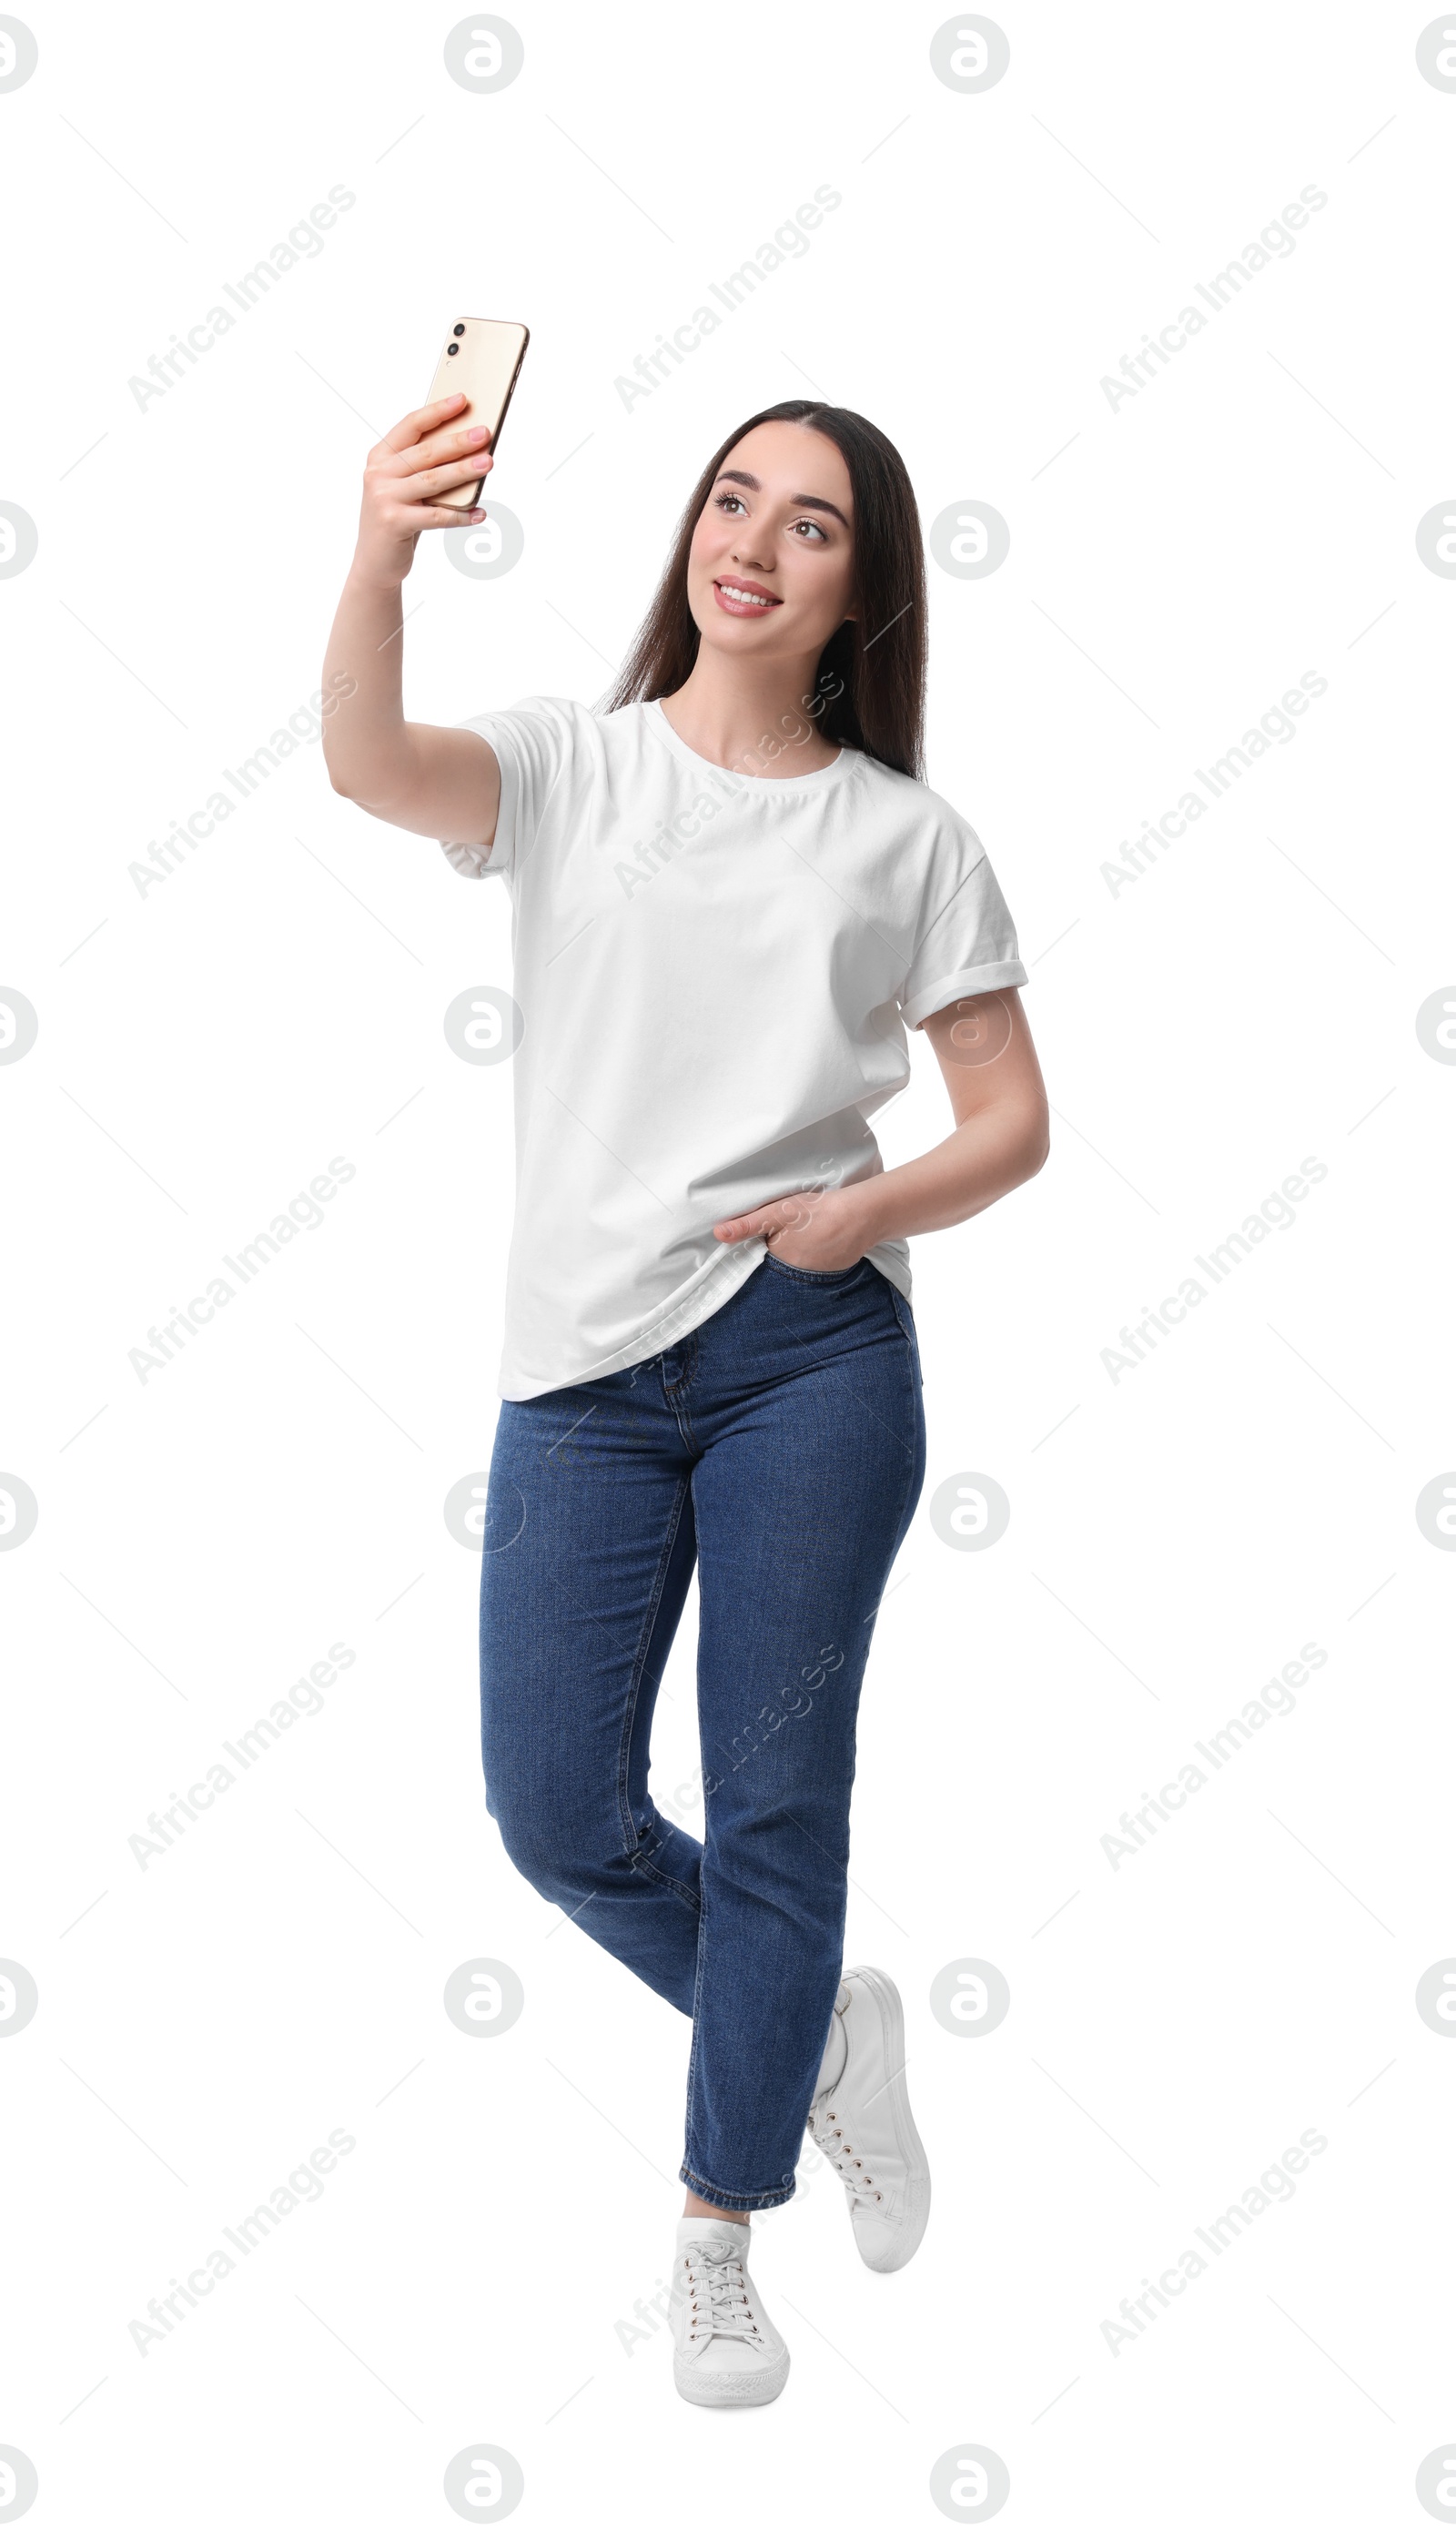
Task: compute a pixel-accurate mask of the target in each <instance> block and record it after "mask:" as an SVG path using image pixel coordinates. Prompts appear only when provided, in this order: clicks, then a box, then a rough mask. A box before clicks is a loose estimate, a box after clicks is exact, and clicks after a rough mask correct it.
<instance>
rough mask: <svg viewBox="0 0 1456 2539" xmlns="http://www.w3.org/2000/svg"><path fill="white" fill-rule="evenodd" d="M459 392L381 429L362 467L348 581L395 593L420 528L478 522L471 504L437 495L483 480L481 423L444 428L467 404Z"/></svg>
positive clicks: (486, 462) (486, 439) (486, 441)
mask: <svg viewBox="0 0 1456 2539" xmlns="http://www.w3.org/2000/svg"><path fill="white" fill-rule="evenodd" d="M468 403H469V399H468V397H466V396H465V395H463V394H461V395H458V396H448V397H441V398H439V399H437V401H436V403H435V404H433V405H423V406H420V407H419V408H418V409H417V410H416V412H415V413H414V414H407V415H406V416H405V417H404V419H403V421H402V422H401V423H396V424H395V426H394V429H393V431H392V432H386V433H385V435H384V438H383V440H382V441H381V443H380V445H379V446H378V448H376V449H372V450H371V451H370V453H369V457H368V460H367V461H366V463H365V469H364V498H363V501H362V503H361V505H360V512H359V544H358V547H357V548H356V550H355V556H354V575H355V577H356V578H357V579H358V580H359V581H361V582H363V583H368V584H369V585H371V586H372V587H373V588H375V589H378V590H395V589H397V588H398V586H399V584H400V583H402V582H403V580H404V577H405V575H406V574H407V573H408V571H409V569H410V566H411V565H412V564H413V563H414V560H415V547H416V545H417V543H418V541H419V538H420V535H421V532H422V531H423V530H425V529H458V528H462V527H465V526H467V525H468V524H469V523H470V522H471V521H473V520H483V519H484V517H485V513H484V511H483V509H481V508H480V507H479V506H477V507H476V508H475V509H474V510H473V511H469V512H464V511H460V510H458V509H455V508H451V507H450V506H446V505H442V504H441V503H440V501H439V499H438V498H439V496H440V495H442V494H445V493H449V492H450V491H451V488H452V487H454V486H456V485H469V484H473V483H474V481H475V479H476V478H477V477H479V478H481V479H482V480H483V479H484V478H485V477H486V476H488V475H489V473H490V471H491V469H492V467H493V466H494V465H495V460H494V459H493V458H492V457H491V455H490V438H491V436H490V434H489V432H488V431H487V430H486V428H485V427H484V425H482V424H477V425H474V426H472V427H470V428H469V429H468V430H460V429H456V430H454V431H451V416H452V415H458V414H459V412H460V410H461V408H462V407H464V406H466V405H468Z"/></svg>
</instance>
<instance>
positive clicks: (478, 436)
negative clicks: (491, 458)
mask: <svg viewBox="0 0 1456 2539" xmlns="http://www.w3.org/2000/svg"><path fill="white" fill-rule="evenodd" d="M465 439H466V440H467V441H483V440H484V439H485V427H484V425H483V424H472V426H471V428H470V430H469V431H468V432H467V433H466V435H465Z"/></svg>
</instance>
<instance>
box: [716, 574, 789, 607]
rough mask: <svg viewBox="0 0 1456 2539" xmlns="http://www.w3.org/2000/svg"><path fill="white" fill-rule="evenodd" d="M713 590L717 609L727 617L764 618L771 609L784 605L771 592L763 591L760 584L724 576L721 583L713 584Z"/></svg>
mask: <svg viewBox="0 0 1456 2539" xmlns="http://www.w3.org/2000/svg"><path fill="white" fill-rule="evenodd" d="M713 588H714V592H715V595H716V597H717V600H718V605H719V607H720V608H722V609H725V610H726V611H727V613H728V616H729V617H764V616H767V614H768V611H769V610H770V609H771V608H782V607H783V605H784V603H783V601H782V600H781V599H778V598H776V597H775V595H774V593H773V592H772V591H771V590H765V589H764V586H763V584H762V583H761V582H737V581H734V580H731V579H729V578H728V576H725V578H724V579H723V581H721V582H715V583H714V585H713Z"/></svg>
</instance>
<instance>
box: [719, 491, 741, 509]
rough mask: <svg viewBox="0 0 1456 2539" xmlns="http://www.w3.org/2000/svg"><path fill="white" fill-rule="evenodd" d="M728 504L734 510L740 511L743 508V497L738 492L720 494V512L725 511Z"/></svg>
mask: <svg viewBox="0 0 1456 2539" xmlns="http://www.w3.org/2000/svg"><path fill="white" fill-rule="evenodd" d="M729 505H731V506H732V508H733V509H734V510H735V511H739V512H741V511H743V510H744V509H745V506H744V503H743V498H742V496H741V495H740V494H720V495H719V498H718V508H719V510H720V511H721V512H726V511H728V507H729Z"/></svg>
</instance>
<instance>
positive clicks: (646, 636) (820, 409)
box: [607, 397, 926, 776]
mask: <svg viewBox="0 0 1456 2539" xmlns="http://www.w3.org/2000/svg"><path fill="white" fill-rule="evenodd" d="M761 423H802V424H807V425H809V427H810V428H811V429H812V430H813V431H814V432H822V434H823V435H824V438H825V440H826V441H832V442H833V444H834V446H835V447H836V449H837V450H838V451H839V452H840V455H841V457H842V458H843V459H844V462H845V465H846V466H847V467H848V469H849V471H850V484H851V486H852V488H853V490H854V498H855V604H856V607H857V609H858V611H859V613H858V615H857V616H856V617H854V618H846V620H845V622H844V624H843V625H842V626H841V627H839V628H838V629H837V631H836V632H835V633H834V634H833V635H831V636H830V638H829V641H828V643H827V644H826V645H825V647H824V650H823V652H822V653H821V654H820V656H819V668H818V678H817V686H816V693H817V694H818V695H820V696H822V697H823V698H824V699H825V703H824V705H823V707H822V710H821V711H820V712H819V713H818V715H817V716H816V721H818V725H819V728H820V730H821V731H822V732H823V733H824V735H825V738H826V739H828V740H837V741H839V742H840V743H841V744H842V745H843V746H846V747H848V748H850V749H863V750H864V751H865V752H866V753H867V756H868V757H870V758H877V759H880V760H882V762H883V763H884V765H885V766H886V767H894V768H898V770H899V772H900V774H901V775H902V776H920V775H921V774H922V772H923V768H924V755H925V680H926V576H925V551H924V548H923V546H922V543H921V528H920V513H919V511H918V510H917V508H916V502H915V494H914V490H913V488H912V486H911V483H910V477H909V474H908V472H907V470H906V466H905V461H904V459H903V458H902V457H901V455H900V453H899V451H898V449H897V448H896V447H895V446H894V443H893V442H892V441H887V440H886V439H885V436H884V434H883V433H882V432H880V431H878V430H877V429H876V428H875V426H874V425H873V424H872V423H868V422H867V421H866V418H865V416H864V415H863V414H854V413H852V412H851V411H850V409H849V407H848V406H842V405H825V404H823V403H821V402H820V401H818V400H817V399H814V398H810V397H790V398H789V399H788V400H787V401H786V402H785V403H784V404H783V405H771V406H766V407H765V408H764V410H763V412H762V414H751V415H750V416H749V417H748V420H747V422H746V423H740V424H739V426H738V428H737V431H736V432H730V433H729V434H728V439H727V441H726V442H725V443H724V444H723V446H722V447H721V448H720V449H717V450H715V452H714V454H713V456H712V457H711V458H710V459H709V461H708V464H707V466H706V467H705V468H704V470H703V473H702V475H701V476H700V477H699V479H698V482H697V484H696V485H695V486H694V488H693V490H692V493H691V495H690V496H689V498H688V505H687V509H686V511H685V512H684V513H683V515H682V518H681V520H680V521H679V523H678V528H677V535H676V537H675V538H674V540H673V542H672V552H671V554H670V555H669V556H668V558H667V563H666V567H665V569H664V571H663V574H662V579H661V581H660V583H659V585H658V590H657V595H656V597H655V598H654V600H653V604H652V606H651V608H650V609H649V610H648V613H647V616H646V617H645V618H644V620H643V622H642V626H641V628H640V630H639V632H638V636H637V641H636V642H635V644H634V645H633V647H632V650H631V652H629V653H628V655H627V658H626V660H625V661H624V663H623V665H622V668H621V670H620V672H619V674H618V677H617V681H616V685H615V686H614V688H613V689H612V691H611V694H610V696H609V697H608V699H607V711H608V712H609V713H610V712H612V711H614V710H615V709H616V708H617V707H619V706H630V705H637V704H639V703H642V702H645V701H651V700H652V699H653V698H655V697H667V696H671V695H672V694H673V693H674V691H675V690H676V689H678V688H680V687H681V686H682V684H683V681H684V680H685V679H686V677H687V675H688V672H689V671H690V670H691V668H692V666H693V663H694V662H695V661H696V659H697V657H698V645H699V643H700V641H701V638H700V636H699V634H698V629H697V626H696V625H695V623H694V621H693V616H692V612H691V610H690V609H689V607H688V602H687V559H688V549H689V547H690V546H691V545H692V539H693V531H694V529H695V528H696V527H697V524H698V521H699V519H700V517H701V515H702V512H703V507H704V505H705V503H706V502H707V500H708V497H709V495H710V494H711V492H712V490H713V487H714V486H715V484H716V483H717V481H718V477H719V474H720V472H721V470H722V468H723V465H724V462H725V460H726V459H727V457H728V452H729V451H730V450H732V449H734V448H736V446H737V445H738V443H739V442H740V441H741V440H743V438H744V437H745V435H746V434H748V433H750V432H752V431H754V430H756V428H757V426H758V425H759V424H761Z"/></svg>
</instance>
